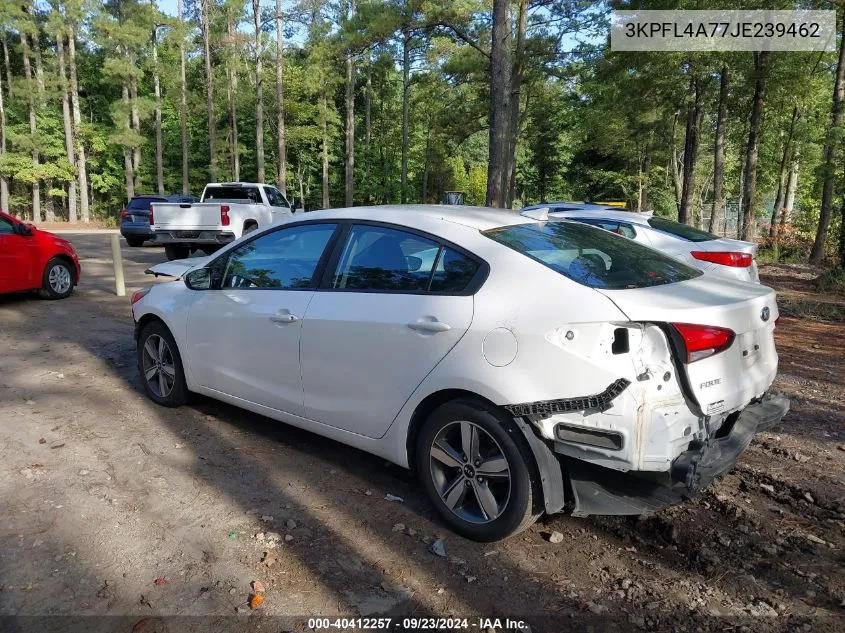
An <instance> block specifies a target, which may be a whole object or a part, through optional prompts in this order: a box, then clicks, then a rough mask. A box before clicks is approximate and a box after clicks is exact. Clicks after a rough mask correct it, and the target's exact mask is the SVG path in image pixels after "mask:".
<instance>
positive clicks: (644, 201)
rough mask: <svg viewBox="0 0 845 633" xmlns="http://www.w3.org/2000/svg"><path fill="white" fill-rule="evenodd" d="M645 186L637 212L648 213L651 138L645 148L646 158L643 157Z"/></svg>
mask: <svg viewBox="0 0 845 633" xmlns="http://www.w3.org/2000/svg"><path fill="white" fill-rule="evenodd" d="M642 171H643V176H642V180H643V184H642V190H641V192H640V206H639V208H638V209H637V211H648V204H649V200H648V189H649V185H650V184H651V176H650V174H651V138H650V137H649V140H648V144H647V145H646V148H645V156H644V157H643V169H642Z"/></svg>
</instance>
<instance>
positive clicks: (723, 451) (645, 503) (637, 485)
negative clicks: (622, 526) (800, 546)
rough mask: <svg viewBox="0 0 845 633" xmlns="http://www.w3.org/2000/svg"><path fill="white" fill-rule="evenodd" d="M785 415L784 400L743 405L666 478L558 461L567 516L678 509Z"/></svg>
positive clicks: (677, 461)
mask: <svg viewBox="0 0 845 633" xmlns="http://www.w3.org/2000/svg"><path fill="white" fill-rule="evenodd" d="M788 411H789V400H788V399H787V398H785V397H783V396H767V397H765V398H763V399H762V400H761V401H759V402H755V403H752V404H750V405H748V406H747V407H746V408H745V409H743V410H742V412H741V413H740V414H739V416H737V417H736V418H735V419H734V420H733V423H732V424H731V423H730V422H728V423H726V424H725V425H724V426H723V427H722V428H721V429H719V432H718V433H716V435H715V436H714V437H712V438H710V439H708V440H707V441H705V442H693V443H692V444H690V447H689V449H688V450H686V451H684V452H683V453H681V455H679V456H678V457H677V458H676V459H675V461H674V462H672V467H671V469H670V470H669V472H666V473H650V472H636V471H631V472H621V471H617V470H612V469H610V468H604V467H602V466H596V465H595V464H590V463H589V462H585V461H582V460H578V459H572V458H567V457H562V458H561V460H562V461H563V464H564V468H565V470H566V472H567V473H568V475H569V484H570V490H571V501H572V514H573V515H574V516H589V515H623V514H648V513H651V512H656V511H658V510H661V509H662V508H665V507H667V506H670V505H673V504H676V503H680V502H682V501H684V500H685V499H688V498H690V497H691V496H693V495H694V494H695V493H697V492H698V491H700V490H701V489H702V488H704V487H706V486H707V485H708V484H709V483H710V482H712V481H713V480H714V479H716V478H717V477H721V476H723V475H725V474H726V473H727V472H728V471H730V470H731V469H732V468H733V467H734V464H736V460H737V458H738V457H739V455H740V454H741V453H742V451H744V450H745V449H746V448H747V447H748V445H749V444H750V443H751V439H752V438H753V437H754V434H755V433H757V432H758V431H765V430H767V429H770V428H772V427H773V426H775V425H776V424H778V423H779V422H780V421H781V419H783V416H784V415H786V413H787V412H788Z"/></svg>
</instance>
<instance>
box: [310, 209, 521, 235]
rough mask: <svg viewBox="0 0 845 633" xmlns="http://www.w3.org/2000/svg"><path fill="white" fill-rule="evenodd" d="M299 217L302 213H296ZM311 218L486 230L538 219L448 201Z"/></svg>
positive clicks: (336, 212)
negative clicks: (445, 224) (455, 226)
mask: <svg viewBox="0 0 845 633" xmlns="http://www.w3.org/2000/svg"><path fill="white" fill-rule="evenodd" d="M294 217H295V219H297V220H298V219H299V218H300V216H299V214H296V216H294ZM306 218H307V219H309V220H312V219H314V220H319V219H323V218H325V219H337V218H342V219H347V220H374V221H378V222H389V223H394V224H400V225H404V226H408V227H411V228H419V229H424V228H429V229H430V228H431V227H432V226H434V225H436V224H437V223H438V222H448V223H451V224H452V225H460V226H464V227H469V228H472V229H476V230H478V231H486V230H488V229H494V228H497V227H500V226H511V225H517V224H532V223H536V220H532V219H531V218H525V217H522V216H521V215H520V214H519V213H518V212H516V211H510V210H505V209H491V208H488V207H469V206H460V205H448V204H385V205H379V206H372V207H345V208H338V209H325V210H322V211H311V212H309V213H308V214H307V215H306Z"/></svg>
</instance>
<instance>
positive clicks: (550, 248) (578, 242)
mask: <svg viewBox="0 0 845 633" xmlns="http://www.w3.org/2000/svg"><path fill="white" fill-rule="evenodd" d="M483 234H484V235H486V236H487V237H489V238H490V239H492V240H495V241H496V242H499V243H500V244H504V245H505V246H507V247H509V248H512V249H513V250H515V251H517V252H519V253H522V254H523V255H525V256H527V257H530V258H531V259H534V260H536V261H538V262H540V263H541V264H543V265H545V266H547V267H549V268H551V269H552V270H554V271H556V272H559V273H560V274H562V275H564V276H565V277H569V278H570V279H572V280H573V281H577V282H578V283H580V284H582V285H584V286H588V287H590V288H603V289H608V290H619V289H623V288H645V287H648V286H660V285H663V284H670V283H676V282H679V281H686V280H687V279H693V278H694V277H698V276H700V275H701V272H699V271H698V270H696V269H695V268H692V267H690V266H687V265H686V264H683V263H681V262H679V261H677V260H675V259H672V258H670V257H667V256H666V255H663V254H662V253H660V252H659V251H656V250H653V249H651V248H648V247H646V246H642V245H641V244H637V243H636V242H634V241H632V240H629V239H627V238H624V237H621V236H619V235H614V234H613V233H610V232H608V231H603V230H598V229H596V228H594V227H591V226H587V225H585V224H581V223H578V222H540V223H531V224H517V225H513V226H503V227H499V228H496V229H490V230H488V231H483Z"/></svg>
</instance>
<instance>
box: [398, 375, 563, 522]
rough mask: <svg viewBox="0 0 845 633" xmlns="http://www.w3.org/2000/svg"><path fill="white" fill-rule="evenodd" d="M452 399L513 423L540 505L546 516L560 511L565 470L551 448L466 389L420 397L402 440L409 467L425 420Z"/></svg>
mask: <svg viewBox="0 0 845 633" xmlns="http://www.w3.org/2000/svg"><path fill="white" fill-rule="evenodd" d="M453 400H471V401H475V402H477V403H479V404H481V405H483V406H484V407H486V408H489V409H490V410H492V411H494V412H496V413H498V414H500V415H501V417H502V418H504V419H510V420H513V423H514V425H515V426H516V428H518V429H519V430H520V431H521V432H522V436H523V438H524V440H525V443H526V444H527V447H528V449H529V450H530V451H531V454H532V456H533V458H534V459H533V462H534V463H533V464H531V465H530V467H531V468H532V469H533V470H534V474H535V476H536V477H537V480H538V482H539V483H540V487H541V489H542V495H543V498H542V504H543V507H544V509H545V511H546V512H547V513H549V514H553V513H555V512H560V510H561V509H563V506H564V503H565V494H564V476H565V475H564V471H563V468H562V466H561V464H560V462H559V461H558V459H557V458H556V457H555V454H554V452H553V451H552V449H551V448H550V447H549V446H548V445H547V444H546V443H545V442H544V441H543V440H541V439H540V438H539V437H537V435H536V433H534V431H533V430H532V429H531V425H530V424H529V423H527V422H526V421H525V420H524V419H522V418H514V417H513V416H512V415H511V414H510V413H508V412H507V411H506V410H505V409H504V408H503V407H501V406H499V405H497V404H495V403H494V402H492V401H491V400H489V399H488V398H485V397H484V396H481V395H479V394H477V393H475V392H472V391H469V390H466V389H441V390H439V391H435V392H434V393H431V394H429V395H428V396H426V397H425V398H423V399H422V400H421V401H420V403H419V404H418V405H417V406H416V408H415V409H414V412H413V413H412V414H411V418H410V423H409V424H408V433H407V438H406V441H405V451H406V453H407V456H408V466H409V468H410V469H411V470H414V469H415V468H416V463H415V462H416V457H415V455H416V444H417V439H418V438H419V435H420V431H421V430H422V427H423V425H424V424H425V421H426V420H427V419H428V417H429V416H430V415H431V414H432V412H434V410H435V409H437V407H439V406H441V405H443V404H446V403H447V402H451V401H453Z"/></svg>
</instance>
